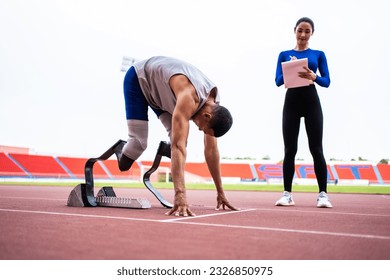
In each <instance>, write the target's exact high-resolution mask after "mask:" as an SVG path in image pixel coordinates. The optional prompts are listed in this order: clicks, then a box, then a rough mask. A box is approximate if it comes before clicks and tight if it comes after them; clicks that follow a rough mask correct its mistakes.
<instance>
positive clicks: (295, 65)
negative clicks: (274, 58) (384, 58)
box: [282, 58, 313, 88]
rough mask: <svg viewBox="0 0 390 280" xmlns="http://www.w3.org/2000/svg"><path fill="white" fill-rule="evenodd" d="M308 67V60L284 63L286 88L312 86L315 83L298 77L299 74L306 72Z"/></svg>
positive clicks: (302, 59)
mask: <svg viewBox="0 0 390 280" xmlns="http://www.w3.org/2000/svg"><path fill="white" fill-rule="evenodd" d="M305 66H306V67H308V62H307V58H301V59H294V60H290V61H285V62H282V72H283V80H284V86H285V88H295V87H304V86H308V85H311V84H312V83H313V81H311V80H308V79H304V78H301V77H299V76H298V73H299V72H304V71H306V70H305V69H304V68H303V67H305Z"/></svg>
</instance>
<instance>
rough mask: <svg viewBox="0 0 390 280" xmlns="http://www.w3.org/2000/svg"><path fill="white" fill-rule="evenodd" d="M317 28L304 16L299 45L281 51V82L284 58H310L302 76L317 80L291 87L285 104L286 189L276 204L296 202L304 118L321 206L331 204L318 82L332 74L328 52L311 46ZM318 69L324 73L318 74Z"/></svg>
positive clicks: (322, 83)
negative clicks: (297, 159) (294, 191)
mask: <svg viewBox="0 0 390 280" xmlns="http://www.w3.org/2000/svg"><path fill="white" fill-rule="evenodd" d="M313 32H314V22H313V21H312V20H311V19H310V18H307V17H303V18H300V19H299V20H298V21H297V23H296V25H295V28H294V33H295V37H296V46H295V48H294V49H292V50H287V51H283V52H281V53H280V54H279V58H278V64H277V68H276V77H275V82H276V85H277V86H281V85H283V84H284V80H283V72H282V62H285V61H289V60H294V59H301V58H307V59H308V66H309V67H308V68H306V67H305V68H303V69H302V72H299V74H298V76H299V77H301V78H304V79H308V80H311V81H313V84H310V85H309V86H303V87H296V88H288V89H287V92H286V97H285V102H284V107H283V141H284V161H283V180H284V181H283V183H284V192H283V196H282V198H281V199H279V200H278V201H277V202H276V203H275V205H277V206H292V205H295V203H294V200H293V198H292V195H291V190H292V180H293V177H294V172H295V155H296V153H297V149H298V134H299V127H300V121H301V118H302V117H303V118H304V119H305V126H306V133H307V137H308V142H309V149H310V153H311V154H312V156H313V160H314V171H315V174H316V177H317V182H318V187H319V195H318V198H317V207H325V208H331V207H332V204H331V203H330V201H329V199H328V196H327V165H326V161H325V157H324V154H323V149H322V134H323V116H322V109H321V103H320V99H319V97H318V94H317V90H316V87H315V84H318V85H319V86H322V87H329V85H330V77H329V70H328V64H327V61H326V56H325V53H324V52H322V51H319V50H312V49H310V48H309V40H310V38H311V36H312V35H313ZM317 70H318V71H319V74H320V75H317V74H316V73H317Z"/></svg>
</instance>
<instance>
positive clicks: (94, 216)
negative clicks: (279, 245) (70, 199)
mask: <svg viewBox="0 0 390 280" xmlns="http://www.w3.org/2000/svg"><path fill="white" fill-rule="evenodd" d="M0 212H15V213H27V214H41V215H58V216H72V217H85V218H99V219H112V220H127V221H142V222H154V223H167V222H166V220H155V219H143V218H129V217H117V216H102V215H88V214H75V213H62V212H46V211H31V210H17V209H0ZM235 212H236V213H239V212H240V211H235ZM168 223H172V224H173V223H175V224H183V225H191V226H206V227H220V228H229V229H231V228H235V229H246V230H258V231H275V232H288V233H304V234H314V235H329V236H339V237H353V238H365V239H382V240H390V236H383V235H372V234H354V233H344V232H327V231H316V230H299V229H287V228H274V227H260V226H240V225H229V224H211V223H198V222H188V221H177V222H174V221H169V222H168Z"/></svg>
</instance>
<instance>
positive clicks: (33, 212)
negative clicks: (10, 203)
mask: <svg viewBox="0 0 390 280" xmlns="http://www.w3.org/2000/svg"><path fill="white" fill-rule="evenodd" d="M0 212H14V213H26V214H41V215H58V216H70V217H82V218H99V219H112V220H128V221H143V222H161V220H154V219H143V218H128V217H117V216H104V215H90V214H78V213H64V212H47V211H32V210H17V209H0Z"/></svg>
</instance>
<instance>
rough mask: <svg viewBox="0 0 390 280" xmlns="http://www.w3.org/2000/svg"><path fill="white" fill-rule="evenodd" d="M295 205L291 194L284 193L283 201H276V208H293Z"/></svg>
mask: <svg viewBox="0 0 390 280" xmlns="http://www.w3.org/2000/svg"><path fill="white" fill-rule="evenodd" d="M293 205H295V202H294V200H293V199H292V195H291V193H290V192H287V191H284V192H283V196H282V198H281V199H279V200H278V201H276V203H275V206H293Z"/></svg>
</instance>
